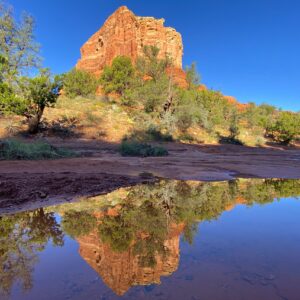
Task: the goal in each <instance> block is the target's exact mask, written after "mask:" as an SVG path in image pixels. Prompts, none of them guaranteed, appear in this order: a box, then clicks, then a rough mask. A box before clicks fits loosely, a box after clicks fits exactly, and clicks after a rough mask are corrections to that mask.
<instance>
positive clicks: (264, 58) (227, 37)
mask: <svg viewBox="0 0 300 300" xmlns="http://www.w3.org/2000/svg"><path fill="white" fill-rule="evenodd" d="M9 2H10V4H12V5H13V6H14V7H15V11H16V13H17V14H19V13H20V12H21V11H23V10H26V11H28V12H29V13H31V14H32V15H33V16H34V17H35V19H36V23H37V27H36V36H37V39H38V41H39V42H40V43H41V45H42V55H43V57H44V58H45V60H44V64H45V66H47V67H50V68H51V69H52V71H53V72H54V73H60V72H65V71H68V70H69V69H71V68H72V67H73V66H74V65H75V64H76V61H77V59H78V58H79V49H80V47H81V46H82V44H83V43H84V42H85V41H86V40H87V39H88V38H89V37H90V36H91V35H92V34H93V33H94V32H96V31H97V30H98V29H99V28H100V27H101V25H102V24H103V22H104V21H105V19H106V18H107V17H108V16H109V15H110V14H112V13H113V12H114V10H115V9H117V8H118V7H119V6H121V5H127V6H128V7H129V9H131V10H133V12H134V13H135V14H137V15H140V16H154V17H157V18H165V19H166V25H168V26H172V27H174V28H176V29H177V30H178V31H179V32H180V33H181V34H182V36H183V42H184V65H189V64H191V62H193V61H196V62H197V64H198V71H199V72H200V74H201V77H202V82H203V83H204V84H206V85H207V86H208V87H210V88H214V89H217V90H220V91H222V92H223V93H224V94H225V95H231V96H235V97H236V98H237V99H238V100H239V101H241V102H248V101H254V102H256V103H262V102H267V103H270V104H273V105H276V106H278V107H282V108H284V109H291V110H295V111H299V110H300V73H299V72H300V1H299V0H284V1H283V0H159V1H158V0H123V1H121V0H84V1H83V0H26V1H21V0H10V1H9Z"/></svg>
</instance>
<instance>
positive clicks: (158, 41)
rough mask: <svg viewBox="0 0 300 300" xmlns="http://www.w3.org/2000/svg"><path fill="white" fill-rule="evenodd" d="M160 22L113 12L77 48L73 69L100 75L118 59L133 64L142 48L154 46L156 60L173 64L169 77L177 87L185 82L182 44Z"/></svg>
mask: <svg viewBox="0 0 300 300" xmlns="http://www.w3.org/2000/svg"><path fill="white" fill-rule="evenodd" d="M164 22H165V20H164V19H155V18H153V17H138V16H136V15H135V14H134V13H133V12H132V11H130V10H129V9H128V8H127V7H126V6H122V7H120V8H119V9H117V10H116V11H115V12H114V13H113V14H112V15H111V16H110V17H109V18H108V19H107V20H106V21H105V23H104V25H103V26H102V27H101V29H100V30H99V31H97V32H96V33H95V34H94V35H93V36H92V37H91V38H90V39H89V40H88V41H87V42H86V43H85V44H84V45H83V46H82V48H81V50H80V52H81V58H80V60H79V61H78V63H77V65H76V68H77V69H80V70H85V71H87V72H90V73H92V74H95V75H100V74H101V72H102V70H103V69H104V67H105V66H106V65H110V64H111V63H112V61H113V59H114V58H115V57H117V56H119V55H124V56H128V57H130V58H131V59H132V61H133V62H135V61H136V59H137V57H139V56H142V55H143V48H144V46H150V45H153V46H157V47H158V48H159V49H160V52H159V57H158V58H160V59H163V58H165V57H166V56H168V57H169V58H171V60H172V63H173V70H172V74H173V76H174V78H175V80H176V79H177V80H176V81H177V82H178V83H179V84H180V83H181V85H183V84H184V83H185V82H184V81H185V73H184V72H183V70H182V56H183V44H182V38H181V35H180V33H178V32H177V31H176V30H175V29H173V28H171V27H165V26H164Z"/></svg>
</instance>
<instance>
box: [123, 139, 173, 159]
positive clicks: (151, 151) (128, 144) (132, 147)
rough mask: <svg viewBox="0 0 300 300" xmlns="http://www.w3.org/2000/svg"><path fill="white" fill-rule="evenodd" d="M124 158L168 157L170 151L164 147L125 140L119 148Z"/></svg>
mask: <svg viewBox="0 0 300 300" xmlns="http://www.w3.org/2000/svg"><path fill="white" fill-rule="evenodd" d="M119 150H120V153H121V155H122V156H141V157H147V156H166V155H168V151H167V150H166V149H165V148H163V147H157V146H151V145H149V144H145V143H139V142H136V141H128V140H125V141H123V142H122V143H121V146H120V148H119Z"/></svg>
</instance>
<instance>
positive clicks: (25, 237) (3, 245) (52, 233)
mask: <svg viewBox="0 0 300 300" xmlns="http://www.w3.org/2000/svg"><path fill="white" fill-rule="evenodd" d="M49 240H52V242H53V244H54V245H55V246H62V245H63V233H62V231H61V230H60V228H59V225H58V224H57V222H56V220H55V216H54V213H45V212H44V210H43V209H38V210H36V211H33V212H26V213H20V214H17V215H15V216H3V217H0V289H1V290H3V291H4V292H5V293H9V292H10V290H11V288H12V286H13V284H14V283H15V282H17V281H18V282H21V284H22V287H23V289H24V290H28V289H30V288H31V287H32V271H33V267H34V264H35V263H36V262H37V256H36V253H37V252H38V251H42V250H43V249H44V247H45V245H46V244H47V243H48V241H49Z"/></svg>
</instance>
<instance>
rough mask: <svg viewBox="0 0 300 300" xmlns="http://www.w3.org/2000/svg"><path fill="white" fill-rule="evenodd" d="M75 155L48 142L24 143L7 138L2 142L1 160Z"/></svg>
mask: <svg viewBox="0 0 300 300" xmlns="http://www.w3.org/2000/svg"><path fill="white" fill-rule="evenodd" d="M71 156H74V153H73V152H72V151H69V150H66V149H62V148H56V147H53V146H51V145H49V144H46V143H22V142H20V141H17V140H6V141H4V142H2V143H0V160H11V159H17V160H35V159H53V158H63V157H71Z"/></svg>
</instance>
